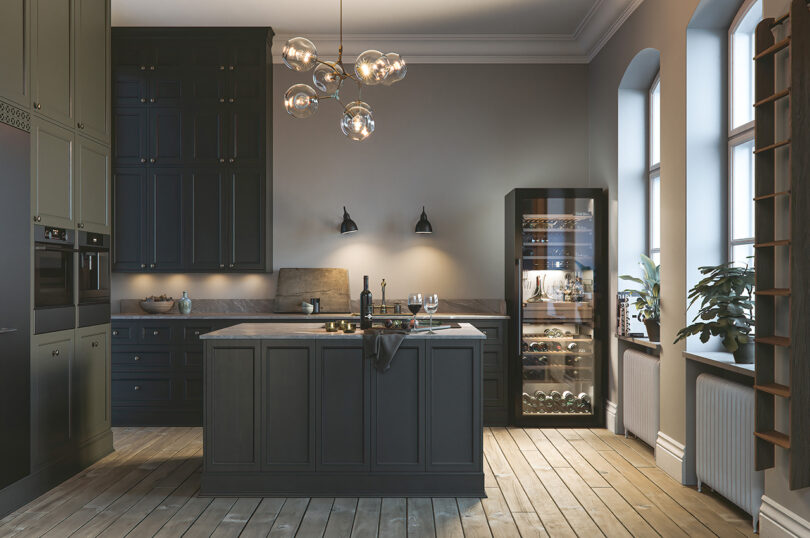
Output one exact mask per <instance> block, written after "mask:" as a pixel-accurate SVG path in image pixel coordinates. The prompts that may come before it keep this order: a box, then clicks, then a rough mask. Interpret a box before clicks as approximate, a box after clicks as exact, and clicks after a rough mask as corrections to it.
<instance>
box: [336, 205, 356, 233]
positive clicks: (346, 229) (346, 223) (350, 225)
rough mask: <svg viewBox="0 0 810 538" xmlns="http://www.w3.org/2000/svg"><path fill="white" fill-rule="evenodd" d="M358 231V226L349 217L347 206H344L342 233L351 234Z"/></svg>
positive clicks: (341, 224)
mask: <svg viewBox="0 0 810 538" xmlns="http://www.w3.org/2000/svg"><path fill="white" fill-rule="evenodd" d="M356 231H357V224H356V223H355V222H354V221H353V220H352V218H351V217H350V216H349V213H348V211H346V206H343V222H342V223H340V233H341V234H350V233H352V232H356Z"/></svg>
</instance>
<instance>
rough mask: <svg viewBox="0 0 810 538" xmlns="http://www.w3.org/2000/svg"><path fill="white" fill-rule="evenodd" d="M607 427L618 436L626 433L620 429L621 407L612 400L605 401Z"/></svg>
mask: <svg viewBox="0 0 810 538" xmlns="http://www.w3.org/2000/svg"><path fill="white" fill-rule="evenodd" d="M605 427H606V428H607V429H608V431H611V432H613V433H615V434H617V435H621V434H623V433H624V430H623V429H622V428H620V427H619V406H618V405H616V404H615V403H613V402H611V401H610V400H605Z"/></svg>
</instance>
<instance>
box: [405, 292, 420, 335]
mask: <svg viewBox="0 0 810 538" xmlns="http://www.w3.org/2000/svg"><path fill="white" fill-rule="evenodd" d="M408 310H410V311H411V314H413V326H414V327H416V314H418V313H419V311H420V310H422V294H421V293H411V294H410V295H408Z"/></svg>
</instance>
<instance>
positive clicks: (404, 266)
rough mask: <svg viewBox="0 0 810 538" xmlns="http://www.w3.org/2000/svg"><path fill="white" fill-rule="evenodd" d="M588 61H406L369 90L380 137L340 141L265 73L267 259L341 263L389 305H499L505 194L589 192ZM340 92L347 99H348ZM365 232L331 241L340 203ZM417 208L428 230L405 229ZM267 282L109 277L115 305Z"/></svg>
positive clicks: (329, 124)
mask: <svg viewBox="0 0 810 538" xmlns="http://www.w3.org/2000/svg"><path fill="white" fill-rule="evenodd" d="M587 69H588V68H587V66H585V65H411V66H409V72H408V75H407V78H406V79H405V80H404V81H402V82H400V83H398V84H396V85H394V86H392V87H380V88H370V89H367V90H366V91H364V93H363V98H364V100H366V101H367V102H368V103H369V104H370V105H371V106H372V108H373V109H374V117H375V120H376V122H377V129H376V131H375V133H374V134H373V136H372V137H371V138H369V139H368V140H367V141H365V142H363V143H357V142H352V141H350V140H349V139H347V138H346V137H345V136H343V134H342V133H341V132H340V128H339V126H338V120H339V118H340V115H341V110H342V109H341V107H340V106H339V105H338V104H337V103H335V102H332V101H324V102H322V103H321V105H320V110H319V111H318V113H317V114H316V116H315V117H313V118H309V119H307V120H298V119H294V118H292V117H290V116H288V115H287V114H286V112H285V111H284V109H283V106H282V96H283V94H284V91H285V90H286V89H287V88H288V87H289V86H290V85H291V84H293V83H296V82H308V80H309V79H308V77H307V76H306V74H301V73H294V72H292V71H290V70H288V69H286V68H285V67H283V66H279V65H277V66H274V77H275V80H274V95H273V100H272V106H273V113H274V116H275V118H274V122H273V123H274V125H273V136H274V140H273V151H274V161H273V164H274V185H273V190H274V208H273V213H274V256H273V263H274V265H275V268H276V269H278V268H280V267H346V268H348V269H349V275H350V278H351V287H352V293H353V294H358V293H359V291H360V288H361V284H362V276H363V274H369V275H370V276H371V281H372V283H374V286H375V288H374V291H376V290H377V288H376V285H377V284H378V283H379V281H380V279H382V278H383V277H385V278H386V279H387V281H388V283H389V287H388V294H389V297H404V296H406V295H407V294H408V293H410V292H412V291H423V292H430V291H435V292H437V293H439V295H440V296H444V297H448V298H449V297H453V298H502V297H503V294H504V292H503V243H504V239H503V233H504V232H503V226H504V222H503V221H504V214H503V213H504V201H503V200H504V195H505V194H506V193H507V192H509V191H510V190H511V189H513V188H515V187H544V186H548V187H551V186H571V187H574V186H585V185H586V184H587V175H588V164H587V154H588V123H587V117H588V106H587V87H588V83H587ZM356 95H357V90H356V88H353V87H348V88H347V89H346V90H345V91H344V95H343V98H344V100H346V101H349V100H352V99H354V98H355V97H356ZM343 205H346V206H347V207H348V210H349V213H350V214H351V216H352V218H353V219H354V220H355V221H356V222H357V224H358V226H359V228H360V231H359V232H358V233H356V234H353V235H350V236H341V235H340V234H339V233H338V232H337V229H338V226H339V224H340V220H341V216H342V206H343ZM422 205H424V206H426V209H427V214H428V217H429V219H430V221H431V223H432V224H433V229H434V231H435V233H434V234H433V235H432V236H417V235H416V234H414V233H413V228H414V225H415V224H416V221H417V220H418V217H419V213H420V211H421V209H422ZM274 287H275V285H274V276H273V275H259V276H257V275H247V276H224V275H200V276H185V275H169V276H160V275H138V276H127V275H114V276H113V300H114V301H115V300H117V299H120V298H129V297H138V296H145V295H151V294H153V293H158V292H166V293H169V294H176V295H179V293H180V292H181V291H182V290H183V289H188V290H189V292H190V295H191V296H192V297H198V298H203V297H210V298H214V297H217V298H220V297H246V298H247V297H268V296H272V294H273V293H274Z"/></svg>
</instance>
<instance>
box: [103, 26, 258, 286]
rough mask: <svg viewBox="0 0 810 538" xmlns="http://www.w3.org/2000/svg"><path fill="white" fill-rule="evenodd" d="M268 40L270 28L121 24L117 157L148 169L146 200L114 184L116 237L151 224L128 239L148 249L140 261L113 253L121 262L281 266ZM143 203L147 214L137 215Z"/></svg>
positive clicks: (213, 267) (122, 163)
mask: <svg viewBox="0 0 810 538" xmlns="http://www.w3.org/2000/svg"><path fill="white" fill-rule="evenodd" d="M270 37H272V32H271V31H270V30H269V29H265V28H238V29H234V28H205V29H202V28H162V29H150V28H116V29H114V31H113V53H112V63H113V68H112V79H113V82H112V88H113V90H112V91H113V99H112V100H113V105H114V106H113V137H112V138H113V166H114V167H115V168H119V169H120V168H124V167H127V168H128V167H142V168H144V169H146V170H147V177H148V178H150V179H149V181H150V184H149V189H150V192H149V194H148V196H147V199H148V201H149V204H147V207H144V206H143V204H142V203H141V202H142V201H141V200H139V199H138V198H131V197H129V196H128V195H127V193H126V189H124V190H121V191H119V190H118V189H114V192H113V196H114V197H115V202H114V207H115V209H116V211H117V212H119V211H120V212H121V214H122V215H124V214H125V215H127V218H123V217H119V216H118V215H115V216H114V221H115V226H116V227H121V228H123V231H120V232H115V233H116V236H120V237H128V238H133V239H134V238H135V237H136V236H138V232H139V231H140V230H141V228H138V229H135V227H136V226H137V225H138V222H137V221H145V222H147V223H149V226H150V228H149V229H148V230H147V231H146V232H143V233H141V234H140V236H141V237H140V243H141V244H140V245H138V246H132V245H130V246H127V247H124V248H125V249H126V250H127V251H129V252H130V254H131V253H132V252H134V251H135V250H139V251H142V252H143V254H142V255H141V257H140V259H138V260H134V257H133V256H132V255H127V256H126V258H127V261H124V260H123V259H122V260H121V262H120V263H118V261H117V260H118V259H116V263H114V264H113V270H114V271H119V272H234V271H236V272H264V271H265V270H266V269H267V268H268V267H272V263H270V261H269V260H268V258H269V256H270V252H271V250H270V249H268V248H267V245H266V243H267V242H268V235H269V233H268V230H267V222H271V220H268V213H269V211H270V208H269V204H268V196H267V193H268V186H267V184H268V182H269V177H270V167H269V165H268V163H267V145H268V128H267V126H268V124H269V123H268V120H267V114H268V111H267V108H268V107H267V104H266V100H267V95H268V90H269V80H270V72H269V69H268V63H267V58H268V54H269V47H268V44H267V43H268V42H269V38H270ZM158 169H159V170H158ZM170 170H174V172H171V171H170ZM169 176H172V177H171V178H169ZM156 178H157V179H156ZM161 178H166V183H167V184H166V185H162V184H161V183H160V179H161ZM178 182H179V183H178ZM158 191H160V192H161V193H162V194H159V193H158ZM203 193H205V194H204V195H203ZM178 194H179V196H178ZM212 196H213V198H212ZM136 212H140V213H141V216H140V218H137V219H134V220H133V219H132V217H133V214H134V213H136ZM189 212H191V213H189ZM204 214H205V215H206V216H205V217H204V216H203V215H204ZM155 224H160V226H158V227H155ZM164 225H165V228H164ZM164 234H165V237H163V235H164ZM172 249H174V250H172Z"/></svg>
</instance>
